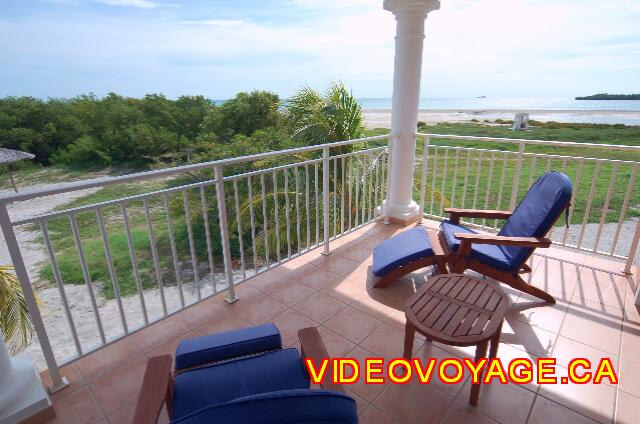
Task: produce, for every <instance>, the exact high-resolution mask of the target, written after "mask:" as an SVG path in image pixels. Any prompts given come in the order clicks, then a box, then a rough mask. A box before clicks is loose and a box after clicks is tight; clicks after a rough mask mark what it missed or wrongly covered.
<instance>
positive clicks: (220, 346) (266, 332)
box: [176, 323, 282, 370]
mask: <svg viewBox="0 0 640 424" xmlns="http://www.w3.org/2000/svg"><path fill="white" fill-rule="evenodd" d="M281 346H282V345H281V339H280V332H278V328H277V327H276V326H275V325H273V324H271V323H269V324H263V325H258V326H255V327H248V328H242V329H240V330H232V331H225V332H222V333H216V334H210V335H208V336H202V337H193V338H191V339H186V340H182V341H181V342H180V344H179V345H178V349H177V350H176V369H177V370H180V369H183V368H188V367H192V366H194V365H199V364H205V363H207V362H213V361H221V360H224V359H229V358H234V357H236V356H242V355H250V354H252V353H259V352H265V351H267V350H274V349H280V348H281Z"/></svg>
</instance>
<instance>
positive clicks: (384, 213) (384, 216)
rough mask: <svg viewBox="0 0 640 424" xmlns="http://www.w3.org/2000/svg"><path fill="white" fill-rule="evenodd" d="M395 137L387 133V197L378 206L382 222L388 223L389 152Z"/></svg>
mask: <svg viewBox="0 0 640 424" xmlns="http://www.w3.org/2000/svg"><path fill="white" fill-rule="evenodd" d="M397 138H398V137H395V136H393V135H389V142H388V145H389V147H387V177H386V183H387V192H386V195H387V196H386V197H387V198H386V199H383V200H382V203H383V206H382V207H381V208H380V211H381V213H382V223H383V224H389V223H390V222H391V221H389V208H390V206H391V152H392V151H393V143H394V141H395V140H397Z"/></svg>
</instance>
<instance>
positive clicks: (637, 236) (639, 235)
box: [622, 219, 640, 305]
mask: <svg viewBox="0 0 640 424" xmlns="http://www.w3.org/2000/svg"><path fill="white" fill-rule="evenodd" d="M639 240H640V219H638V222H637V223H636V231H635V233H633V239H631V247H630V249H629V253H628V254H627V262H626V263H625V265H624V269H623V270H622V272H624V273H625V274H633V271H631V267H632V266H633V260H634V259H635V256H636V251H637V250H638V241H639ZM639 282H640V280H639ZM637 300H638V299H636V305H637V304H638V302H637Z"/></svg>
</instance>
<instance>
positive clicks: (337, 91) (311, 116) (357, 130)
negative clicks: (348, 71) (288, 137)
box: [285, 82, 365, 144]
mask: <svg viewBox="0 0 640 424" xmlns="http://www.w3.org/2000/svg"><path fill="white" fill-rule="evenodd" d="M285 108H286V109H285V111H286V117H287V122H288V123H289V125H290V126H291V129H292V132H293V138H294V139H295V140H299V141H301V142H303V143H304V144H322V143H328V142H332V141H341V140H353V139H356V138H361V137H363V136H364V129H365V128H364V120H363V118H362V108H361V107H360V105H359V104H358V102H357V101H356V99H355V98H354V97H353V94H352V93H351V92H350V91H348V90H347V89H346V88H345V86H344V84H343V83H341V82H334V83H332V84H331V85H330V86H329V89H328V90H327V92H326V93H325V95H321V94H320V93H318V92H317V91H315V90H313V89H311V88H309V87H304V88H302V89H301V90H300V91H298V92H297V93H296V94H294V95H293V97H291V98H290V99H289V100H288V101H287V102H286V103H285Z"/></svg>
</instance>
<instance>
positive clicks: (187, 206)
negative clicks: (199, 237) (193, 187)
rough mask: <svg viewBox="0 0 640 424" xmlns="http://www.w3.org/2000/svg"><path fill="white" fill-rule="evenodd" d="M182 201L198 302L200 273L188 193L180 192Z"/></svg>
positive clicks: (200, 297) (200, 296) (199, 297)
mask: <svg viewBox="0 0 640 424" xmlns="http://www.w3.org/2000/svg"><path fill="white" fill-rule="evenodd" d="M182 201H183V203H184V214H185V215H184V218H185V221H186V224H187V237H188V239H189V252H190V253H191V266H192V267H193V282H194V283H195V286H196V292H197V295H198V300H200V299H202V292H201V287H200V273H199V272H198V255H197V254H196V245H195V241H194V237H193V226H192V225H191V204H190V201H189V193H188V192H187V190H182Z"/></svg>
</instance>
